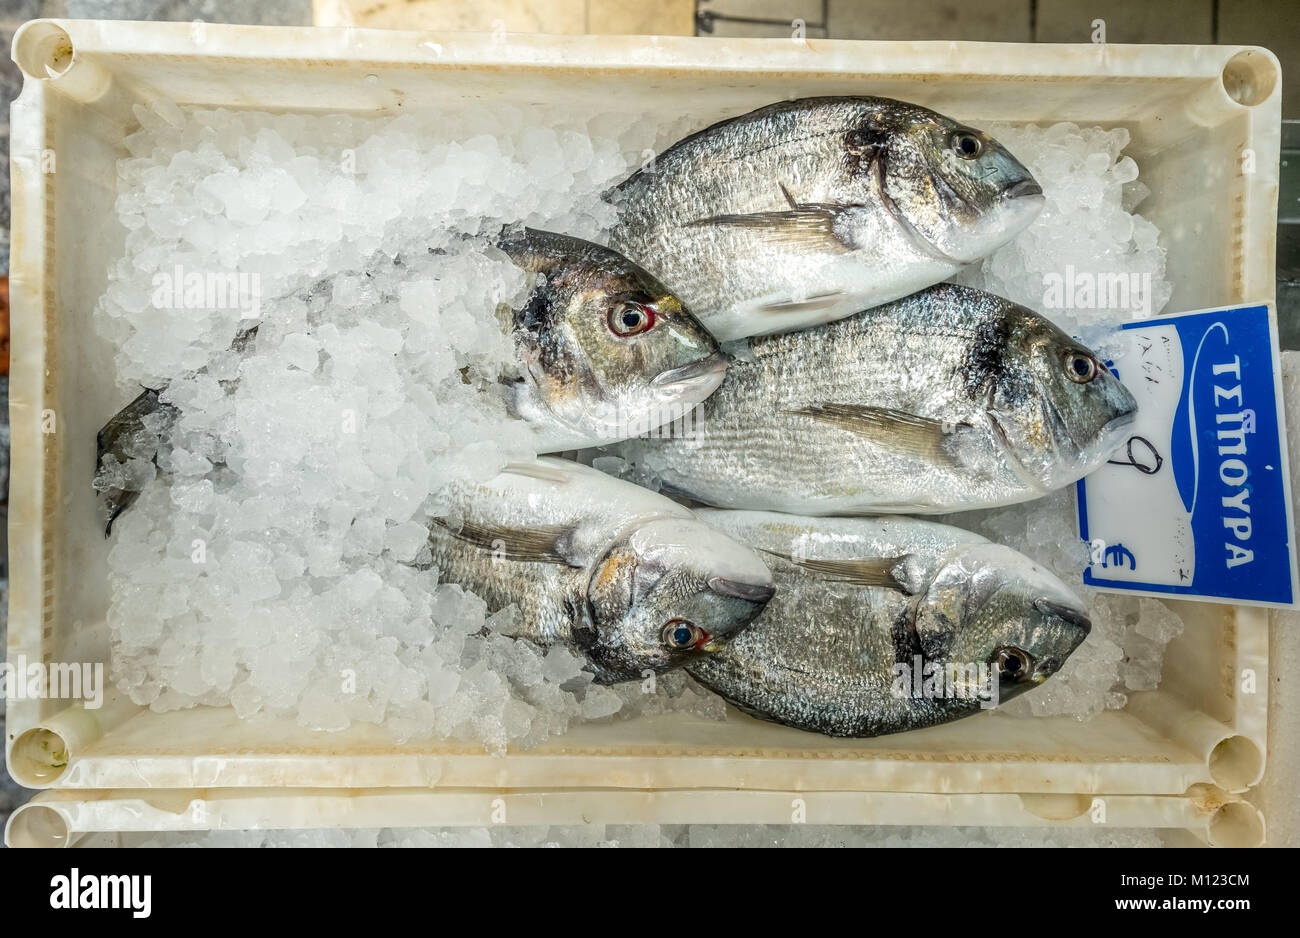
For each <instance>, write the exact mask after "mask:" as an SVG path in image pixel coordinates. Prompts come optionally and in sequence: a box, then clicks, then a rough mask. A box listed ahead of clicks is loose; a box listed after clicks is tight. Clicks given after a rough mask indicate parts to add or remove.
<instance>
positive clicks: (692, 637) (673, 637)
mask: <svg viewBox="0 0 1300 938" xmlns="http://www.w3.org/2000/svg"><path fill="white" fill-rule="evenodd" d="M703 635H704V630H703V629H701V628H700V627H699V626H698V625H695V624H694V623H692V622H689V621H687V620H686V619H669V620H668V624H667V625H665V626H664V644H665V645H667V646H668V647H669V648H676V649H677V650H679V651H683V650H685V649H687V648H692V647H694V646H695V644H696V643H697V642H699V640H700V638H701V637H703Z"/></svg>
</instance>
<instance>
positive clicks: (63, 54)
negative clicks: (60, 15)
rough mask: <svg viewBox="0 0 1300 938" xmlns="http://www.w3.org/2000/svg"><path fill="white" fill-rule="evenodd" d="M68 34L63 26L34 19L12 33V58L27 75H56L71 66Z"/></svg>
mask: <svg viewBox="0 0 1300 938" xmlns="http://www.w3.org/2000/svg"><path fill="white" fill-rule="evenodd" d="M74 55H75V52H74V50H73V48H72V37H71V36H69V35H68V34H67V33H66V32H65V31H64V29H63V27H61V26H59V25H57V24H55V23H49V22H43V21H41V20H36V21H33V22H31V23H28V24H27V25H26V26H23V27H22V28H21V29H19V30H18V32H17V33H16V34H15V35H14V59H15V60H16V61H17V62H18V67H19V68H21V69H22V70H23V73H24V74H25V75H28V76H29V77H31V78H40V79H44V78H58V77H59V76H60V75H63V74H64V73H65V72H67V70H68V69H70V68H72V60H73V57H74Z"/></svg>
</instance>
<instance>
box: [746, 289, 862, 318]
mask: <svg viewBox="0 0 1300 938" xmlns="http://www.w3.org/2000/svg"><path fill="white" fill-rule="evenodd" d="M847 295H848V294H846V293H843V292H836V293H819V294H817V295H816V296H810V297H808V298H807V299H806V300H784V301H782V302H780V303H768V304H766V305H765V306H761V307H759V309H761V310H762V311H763V312H765V313H777V314H780V313H810V312H815V311H816V310H819V309H830V308H831V307H832V306H835V305H837V304H838V303H841V302H842V301H843V300H844V298H845V297H846V296H847Z"/></svg>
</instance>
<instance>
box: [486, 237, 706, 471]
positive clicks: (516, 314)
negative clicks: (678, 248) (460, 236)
mask: <svg viewBox="0 0 1300 938" xmlns="http://www.w3.org/2000/svg"><path fill="white" fill-rule="evenodd" d="M498 246H499V247H500V248H501V249H502V250H503V251H505V252H506V254H508V255H509V256H510V258H511V260H513V261H514V262H515V263H516V264H517V265H518V266H519V267H522V268H523V269H524V270H526V271H528V272H529V273H534V274H540V275H541V278H542V279H541V282H540V283H539V284H538V285H537V287H536V289H534V290H533V292H532V294H531V295H530V296H529V297H528V301H527V302H526V303H524V304H523V305H522V306H520V307H519V308H518V309H515V310H513V311H512V312H511V313H510V314H509V330H510V334H511V336H512V337H513V338H514V342H515V349H516V358H517V360H518V362H519V366H520V370H521V372H522V377H521V378H520V379H519V380H518V381H517V382H515V383H514V385H513V386H512V398H511V404H510V406H511V411H512V413H514V415H515V416H517V417H520V418H522V419H524V420H527V421H528V422H529V423H530V424H532V426H533V428H534V430H535V432H536V436H537V450H538V452H542V453H553V452H559V451H562V450H567V449H580V448H582V447H586V446H594V445H597V444H599V443H602V442H610V441H614V440H623V439H627V438H628V437H632V436H637V435H639V434H641V433H645V432H646V431H648V430H652V429H654V428H656V427H658V426H660V425H662V424H665V423H669V422H672V421H674V420H677V419H679V418H680V417H682V416H683V415H684V414H686V413H688V412H689V411H690V409H691V408H693V407H694V406H695V405H696V404H699V403H700V402H701V401H703V400H704V399H705V398H706V397H708V396H709V395H710V394H712V393H713V391H714V390H715V389H716V388H717V387H718V385H719V384H721V383H722V378H723V375H724V373H725V371H726V368H727V359H726V356H724V355H722V354H721V353H720V352H719V351H718V346H717V343H716V342H715V341H714V339H713V337H712V336H710V335H709V333H708V332H707V331H705V329H704V327H703V326H701V325H700V323H699V322H698V321H697V320H696V319H695V317H694V316H692V315H691V313H690V312H689V311H688V310H687V309H686V308H685V307H684V306H683V305H682V302H681V300H679V299H678V298H677V297H676V296H674V295H673V294H672V293H671V292H670V291H669V290H668V288H667V287H665V286H664V285H663V284H662V283H660V282H659V281H657V280H656V279H655V278H654V277H652V276H650V275H649V274H648V273H646V272H645V271H644V270H643V269H641V268H640V267H638V266H637V265H636V264H634V263H632V262H631V261H629V260H628V259H627V258H625V257H623V256H622V255H619V254H617V253H615V252H614V251H611V250H609V249H608V248H603V247H600V246H599V245H596V244H592V243H590V242H587V241H582V240H579V239H578V238H570V237H568V236H566V235H558V234H552V233H550V232H547V231H534V230H532V229H524V230H522V231H519V232H517V233H513V234H508V235H506V236H505V237H503V238H501V239H500V241H499V242H498Z"/></svg>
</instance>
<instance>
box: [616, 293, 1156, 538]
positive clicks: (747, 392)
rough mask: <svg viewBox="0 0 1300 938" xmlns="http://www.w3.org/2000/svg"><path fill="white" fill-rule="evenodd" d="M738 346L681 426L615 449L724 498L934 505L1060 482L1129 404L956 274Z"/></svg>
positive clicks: (1091, 459)
mask: <svg viewBox="0 0 1300 938" xmlns="http://www.w3.org/2000/svg"><path fill="white" fill-rule="evenodd" d="M748 349H749V350H748V354H742V355H741V356H740V357H739V358H738V359H737V360H736V361H734V362H733V363H732V364H731V366H730V369H729V371H728V374H727V379H726V381H725V382H723V386H722V387H721V388H719V389H718V391H717V392H716V393H715V394H714V395H713V396H712V397H710V398H709V399H708V400H707V401H706V402H705V403H704V404H703V405H702V406H701V408H700V409H699V411H698V412H697V416H696V419H695V420H694V421H693V422H692V426H691V428H690V432H689V433H683V434H676V435H672V436H667V435H664V436H660V437H658V438H654V437H653V436H652V437H651V438H649V439H644V440H632V441H629V442H628V443H625V444H622V447H621V452H622V454H623V455H624V456H625V457H626V458H627V459H629V460H632V461H634V462H638V463H640V464H641V465H643V466H644V468H645V469H647V470H649V471H650V472H652V473H653V474H655V475H657V476H658V477H659V478H660V479H662V481H663V483H664V487H665V490H668V491H673V492H676V493H680V494H684V495H687V496H689V497H691V498H693V499H695V500H696V501H699V502H702V503H704V504H707V505H712V506H715V507H720V508H748V509H767V510H773V511H788V512H793V513H796V514H810V515H831V514H881V513H906V514H939V513H944V512H950V511H963V510H967V509H973V508H991V507H994V506H997V505H1007V504H1011V503H1014V502H1022V501H1027V500H1029V499H1033V498H1037V497H1039V496H1041V495H1044V494H1046V493H1048V492H1051V491H1054V490H1056V489H1059V488H1061V487H1063V486H1066V485H1069V484H1070V483H1072V482H1074V481H1076V480H1077V479H1079V478H1081V477H1082V476H1084V475H1086V474H1087V473H1088V472H1090V471H1092V470H1093V469H1095V468H1096V467H1097V466H1099V465H1101V464H1102V463H1103V462H1105V461H1106V459H1107V458H1109V456H1110V455H1111V453H1113V452H1114V450H1115V449H1116V447H1117V446H1119V445H1120V443H1121V442H1122V440H1123V437H1124V433H1125V431H1126V428H1128V427H1129V426H1130V425H1131V424H1132V422H1133V420H1134V417H1135V414H1136V410H1137V404H1136V402H1135V401H1134V399H1133V395H1132V394H1130V393H1129V391H1128V389H1127V388H1125V387H1124V385H1123V384H1121V383H1120V381H1119V379H1118V378H1116V377H1115V375H1113V374H1112V373H1111V372H1110V371H1109V370H1108V369H1107V368H1106V366H1105V365H1104V364H1103V363H1102V362H1101V361H1100V360H1099V359H1098V358H1097V356H1096V355H1095V354H1094V353H1093V352H1092V351H1091V350H1090V349H1088V348H1087V347H1086V346H1084V345H1082V344H1081V343H1079V342H1076V341H1075V340H1074V339H1072V338H1070V337H1069V336H1068V335H1066V334H1065V333H1064V332H1062V331H1061V330H1060V329H1058V328H1057V327H1056V326H1055V325H1053V324H1052V323H1051V322H1049V321H1048V320H1046V319H1044V318H1043V317H1042V316H1039V315H1038V314H1037V313H1034V312H1032V311H1030V310H1028V309H1026V308H1024V307H1023V306H1017V305H1016V304H1015V303H1012V302H1010V301H1008V300H1004V299H1002V298H1000V297H997V296H994V295H992V294H990V293H984V292H982V291H979V290H973V289H970V288H968V287H960V286H955V285H952V284H940V285H939V286H936V287H932V288H930V289H928V290H923V291H922V292H920V293H916V294H914V295H912V296H909V297H906V298H905V299H902V300H897V301H895V302H893V303H889V304H886V305H884V306H880V307H877V308H875V309H872V310H867V311H866V312H863V313H860V314H858V315H856V316H852V317H850V318H847V319H841V320H839V321H837V322H833V323H828V324H826V325H823V326H818V327H815V328H812V329H808V330H805V331H803V332H796V333H790V334H787V335H779V336H765V337H762V338H755V339H751V340H750V342H749V346H748Z"/></svg>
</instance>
